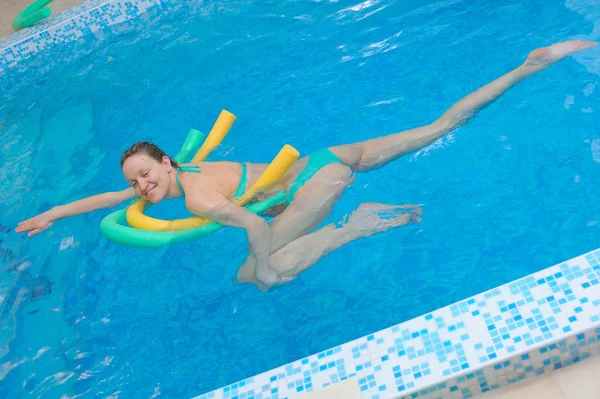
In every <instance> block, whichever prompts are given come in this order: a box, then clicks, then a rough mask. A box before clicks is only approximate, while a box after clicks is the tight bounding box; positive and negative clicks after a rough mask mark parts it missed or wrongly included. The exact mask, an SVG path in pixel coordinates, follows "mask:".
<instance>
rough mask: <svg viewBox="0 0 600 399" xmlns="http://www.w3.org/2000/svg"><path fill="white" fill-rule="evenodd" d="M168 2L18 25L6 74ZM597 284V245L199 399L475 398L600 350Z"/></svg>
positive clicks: (139, 1) (116, 3)
mask: <svg viewBox="0 0 600 399" xmlns="http://www.w3.org/2000/svg"><path fill="white" fill-rule="evenodd" d="M162 2H163V0H113V1H111V0H89V1H87V2H86V3H84V4H82V5H80V6H78V7H75V8H73V9H70V10H68V11H66V12H64V13H62V14H59V15H56V16H53V17H51V18H49V19H47V20H46V21H44V22H43V23H41V24H39V25H37V26H35V27H32V28H28V29H24V30H22V31H19V32H17V33H15V34H13V35H11V36H9V37H7V38H6V39H4V40H0V78H1V77H2V75H4V74H7V73H9V72H10V70H11V69H12V68H15V67H17V66H18V65H19V63H20V62H21V61H23V60H25V59H27V58H28V57H30V56H32V55H34V54H36V53H38V52H40V51H50V50H52V49H53V48H55V47H56V46H60V45H62V44H65V43H68V42H72V41H77V40H83V38H84V37H85V36H87V35H89V34H91V33H92V34H93V33H95V32H98V31H100V30H101V29H103V28H106V27H107V26H110V25H113V24H117V23H120V22H123V21H126V20H129V19H132V18H135V17H137V16H140V15H143V14H145V13H146V12H147V11H148V10H149V9H150V8H152V7H155V6H160V4H161V3H162ZM599 281H600V250H596V251H594V252H590V253H588V254H586V255H582V256H579V257H577V258H574V259H571V260H569V261H566V262H564V263H561V264H558V265H555V266H552V267H549V268H547V269H545V270H542V271H540V272H537V273H535V274H532V275H529V276H527V277H524V278H522V279H519V280H516V281H513V282H510V283H508V284H505V285H502V286H500V287H498V288H495V289H492V290H490V291H487V292H484V293H481V294H478V295H476V296H474V297H472V298H468V299H465V300H463V301H460V302H458V303H455V304H453V305H450V306H447V307H444V308H441V309H438V310H436V311H434V312H431V313H429V314H426V315H423V316H420V317H417V318H415V319H412V320H410V321H407V322H404V323H401V324H398V325H396V326H392V327H390V328H388V329H385V330H382V331H379V332H376V333H373V334H370V335H368V336H365V337H362V338H359V339H357V340H354V341H351V342H348V343H345V344H343V345H340V346H337V347H335V348H332V349H329V350H327V351H324V352H321V353H317V354H315V355H312V356H309V357H307V358H305V359H300V360H298V361H295V362H293V363H290V364H288V365H284V366H281V367H279V368H276V369H274V370H271V371H268V372H265V373H263V374H260V375H258V376H255V377H252V378H248V379H246V380H243V381H240V382H237V383H235V384H232V385H230V386H227V387H223V388H221V389H218V390H216V391H213V392H210V393H206V394H203V395H200V396H197V398H199V399H205V398H231V399H283V398H292V397H296V396H298V395H302V394H304V393H306V392H311V391H316V390H319V389H321V388H325V387H329V386H332V385H335V384H336V383H338V382H341V381H344V380H348V379H354V380H356V381H357V382H358V385H359V387H360V392H361V395H362V397H363V398H372V399H384V398H402V397H409V398H417V397H419V398H441V397H443V398H469V397H472V396H475V395H477V394H480V393H482V392H487V391H490V390H493V389H496V388H499V387H502V386H505V385H508V384H511V383H515V382H518V381H521V380H523V379H526V378H530V377H533V376H536V375H541V374H544V373H546V372H548V371H550V370H553V369H557V368H561V367H565V366H568V365H570V364H572V363H576V362H578V361H580V360H582V359H585V358H587V357H590V356H593V355H596V354H598V353H599V352H600V343H599V338H600V289H599ZM398 319H402V315H398Z"/></svg>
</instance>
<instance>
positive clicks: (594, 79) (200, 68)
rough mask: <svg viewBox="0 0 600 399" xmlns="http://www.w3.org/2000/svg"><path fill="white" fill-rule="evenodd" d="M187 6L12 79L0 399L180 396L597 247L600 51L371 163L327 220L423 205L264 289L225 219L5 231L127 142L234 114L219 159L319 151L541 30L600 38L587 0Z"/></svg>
mask: <svg viewBox="0 0 600 399" xmlns="http://www.w3.org/2000/svg"><path fill="white" fill-rule="evenodd" d="M174 3H175V5H165V6H164V7H163V8H155V9H153V10H152V11H151V12H150V13H149V14H148V15H147V16H146V17H145V18H144V22H143V23H136V24H134V23H127V24H126V25H125V26H124V25H120V26H117V27H113V28H111V29H107V30H106V31H104V32H101V33H100V34H99V35H98V37H97V38H91V37H90V38H87V39H86V41H85V43H77V44H69V45H66V46H65V48H64V49H63V50H62V51H60V52H54V53H52V54H41V55H38V56H36V57H34V58H32V59H31V60H29V61H28V62H27V63H26V67H27V68H29V69H28V71H27V72H23V71H18V70H17V71H13V72H11V73H9V74H8V75H7V76H5V77H4V78H3V80H2V81H1V82H0V91H1V93H2V94H1V96H2V98H1V100H2V101H1V102H0V129H1V133H0V147H1V148H2V155H0V157H1V159H2V165H3V167H2V169H1V171H0V204H1V205H0V206H1V210H2V213H1V215H2V219H1V220H0V224H1V226H2V228H0V230H1V233H2V239H1V248H0V256H1V259H2V269H1V274H0V300H1V301H2V302H1V303H0V309H1V312H0V343H1V344H2V345H1V346H0V364H1V367H0V397H3V398H20V397H23V396H26V395H28V394H31V395H34V396H39V397H48V398H57V397H60V396H61V395H67V396H68V397H74V396H75V395H83V397H117V396H123V397H156V396H158V395H160V396H161V397H168V398H179V397H189V396H191V395H194V394H199V393H202V392H206V391H208V390H211V389H213V388H217V387H219V386H222V385H224V384H226V383H230V382H233V381H236V380H238V379H241V378H244V377H248V376H250V375H253V374H256V373H259V372H262V371H265V370H267V369H270V368H273V367H276V366H279V365H282V364H284V363H287V362H289V361H292V360H295V359H298V358H300V357H303V356H306V355H309V354H311V353H314V352H316V351H319V350H322V349H325V348H329V347H332V346H335V345H338V344H341V343H343V342H345V341H348V340H351V339H353V338H357V337H359V336H362V335H365V334H367V333H369V332H372V331H375V330H378V329H382V328H385V327H388V326H390V325H393V324H396V323H399V322H402V321H405V320H408V319H410V318H412V317H415V316H418V315H420V314H423V313H425V312H427V311H430V310H433V309H435V308H438V307H441V306H444V305H447V304H450V303H452V302H455V301H457V300H459V299H462V298H465V297H468V296H470V295H473V294H475V293H478V292H481V291H483V290H486V289H489V288H492V287H494V286H497V285H500V284H503V283H506V282H508V281H510V280H513V279H516V278H518V277H521V276H524V275H527V274H530V273H532V272H534V271H537V270H540V269H542V268H544V267H547V266H550V265H552V264H555V263H558V262H561V261H563V260H566V259H568V258H571V257H573V256H576V255H578V254H581V253H583V252H586V251H589V250H592V249H594V248H597V247H598V243H599V242H600V225H599V224H598V221H600V201H598V200H597V198H598V197H599V196H600V185H599V184H598V181H599V179H600V165H599V162H600V131H599V126H600V125H599V124H598V121H599V119H598V116H597V115H598V112H599V111H600V95H599V93H600V88H599V87H598V81H599V74H600V61H599V60H600V51H598V50H597V49H594V50H591V51H588V52H587V53H585V54H582V55H580V56H577V57H576V58H575V59H574V58H569V59H567V60H565V61H563V62H561V63H560V64H558V65H555V66H553V67H552V68H550V69H548V70H546V71H544V72H542V73H540V74H539V75H537V76H534V77H532V78H531V79H529V80H527V81H525V82H523V83H522V84H520V85H519V86H517V87H515V88H514V89H513V90H511V91H510V92H509V93H508V94H506V95H505V96H503V97H502V98H501V99H499V100H498V101H497V102H496V103H494V104H492V105H491V106H490V107H489V108H487V109H486V110H484V111H483V112H481V113H480V114H479V115H478V116H477V118H475V119H474V120H473V121H472V122H471V123H470V124H468V125H466V126H463V127H461V128H460V129H458V130H457V131H455V132H454V133H453V134H452V135H451V136H449V137H446V138H445V139H443V140H441V141H440V142H438V143H436V144H435V145H433V146H431V147H429V148H427V149H425V150H422V151H419V152H417V153H415V154H413V155H410V156H407V157H405V158H403V159H401V160H399V161H397V162H395V163H393V164H390V165H388V166H387V167H385V168H383V169H381V170H378V171H374V172H372V173H369V174H366V175H361V176H359V177H358V179H357V180H356V182H355V183H354V184H353V186H352V187H351V188H350V189H349V190H348V191H347V193H346V195H345V196H344V198H343V199H342V200H341V202H340V203H339V205H338V206H337V207H336V209H335V210H334V213H333V215H332V216H331V218H330V219H328V221H336V220H339V219H340V218H342V217H343V216H344V215H345V214H347V213H349V212H350V211H351V210H352V209H354V208H355V207H357V206H358V204H359V203H361V202H364V201H378V202H384V203H391V204H401V203H421V204H423V209H424V214H423V222H422V223H421V224H420V225H418V226H412V227H407V228H401V229H397V230H395V231H390V232H387V233H385V234H382V235H379V236H374V237H371V238H369V239H366V240H361V241H357V242H354V243H352V244H350V245H348V246H347V247H345V248H343V249H341V250H339V251H337V252H335V253H333V254H331V255H329V256H328V257H326V258H325V259H323V260H322V261H321V262H319V263H318V265H317V266H316V267H314V268H313V269H311V270H310V271H308V272H307V273H306V274H304V275H303V276H301V277H300V278H298V279H297V280H296V281H294V282H293V283H291V284H289V285H288V286H285V287H283V288H281V289H279V290H276V291H275V292H272V293H270V294H264V293H261V292H259V291H257V290H256V289H254V288H252V287H246V286H237V287H234V286H232V284H231V278H232V277H233V276H234V274H235V271H236V268H237V267H238V266H239V265H240V264H241V263H242V261H243V260H244V258H245V253H246V249H245V245H246V244H245V237H244V234H243V232H241V231H237V230H233V229H226V230H222V231H220V232H218V233H216V234H213V235H211V236H209V237H207V238H205V239H202V240H198V241H195V242H189V243H185V244H181V245H176V246H173V247H170V248H163V249H153V250H141V249H132V248H126V247H121V246H118V245H116V244H113V243H111V242H108V241H107V240H106V239H104V238H103V237H102V236H101V235H100V232H99V230H98V224H99V222H100V220H101V219H102V217H103V216H104V215H105V214H106V213H107V212H96V213H93V214H90V215H84V216H79V217H74V218H71V219H68V220H63V221H59V222H57V223H56V224H55V225H54V226H53V227H52V228H51V229H50V230H48V231H47V232H45V233H43V234H40V235H38V236H36V237H34V238H31V239H28V238H26V237H24V236H21V235H17V234H15V233H14V232H13V231H12V228H13V227H14V226H15V225H16V223H17V222H18V221H20V220H23V219H24V218H27V217H30V216H33V215H35V214H36V213H38V212H41V211H44V210H46V209H48V208H49V207H50V206H52V205H54V204H60V203H64V202H67V201H71V200H75V199H78V198H81V197H83V196H85V195H91V194H95V193H98V192H101V191H104V190H118V189H121V188H124V187H125V182H124V181H123V179H122V177H121V175H120V170H119V167H118V164H119V162H118V161H119V157H120V155H121V152H122V151H123V150H124V149H126V148H127V147H128V146H129V145H130V144H131V143H132V142H135V141H137V140H142V139H151V140H153V141H155V142H156V143H157V144H159V145H161V146H162V147H164V149H165V150H167V151H168V152H170V153H174V152H175V151H176V150H177V149H178V147H179V145H180V144H181V141H182V140H183V139H184V138H185V135H186V132H187V131H188V129H190V128H192V127H194V128H198V129H201V130H203V131H208V130H209V128H210V126H211V124H212V122H213V121H214V119H215V118H216V116H217V115H218V113H219V112H220V110H221V109H223V108H226V109H228V110H230V111H232V112H233V113H235V114H236V115H237V116H238V120H237V122H236V123H235V125H234V128H233V129H232V131H231V133H230V135H229V136H228V138H227V139H226V141H225V143H224V144H223V145H222V146H221V147H220V148H219V149H218V150H217V151H216V153H215V155H214V157H213V159H233V160H238V161H245V160H249V161H257V162H265V161H268V160H270V159H271V158H272V157H273V156H274V155H275V154H276V152H277V151H278V150H279V149H280V148H281V146H282V145H284V144H285V143H290V144H292V145H294V146H295V147H296V148H298V149H299V150H300V151H301V152H302V153H303V154H306V153H308V152H310V151H312V150H315V149H318V148H321V147H323V146H329V145H335V144H340V143H344V142H353V141H358V140H363V139H367V138H370V137H373V136H377V135H382V134H387V133H392V132H395V131H399V130H402V129H405V128H410V127H414V126H418V125H421V124H426V123H429V122H431V121H432V120H433V119H435V118H437V117H438V116H439V115H440V114H441V113H442V112H443V111H444V110H445V109H446V108H447V107H449V106H450V105H451V104H452V103H453V102H454V101H456V100H458V99H460V98H461V97H462V96H464V95H466V94H468V93H469V92H470V91H472V90H475V89H476V88H478V87H479V86H481V85H483V84H485V83H487V82H488V81H490V80H492V79H494V78H496V77H498V76H499V75H501V74H503V73H504V72H506V71H508V70H509V69H510V68H513V67H516V66H517V65H518V64H519V63H520V62H522V61H523V60H524V58H525V56H526V55H527V53H528V52H529V51H531V50H533V49H534V48H536V47H540V46H544V45H549V44H551V43H552V42H555V41H560V40H565V39H569V38H576V37H577V38H578V37H582V38H586V39H598V38H599V37H600V28H599V26H600V14H599V13H598V11H597V10H596V8H597V7H596V8H594V7H593V1H592V0H589V1H571V0H570V1H567V2H566V4H565V3H564V2H558V1H554V2H548V1H545V0H526V1H523V0H519V1H516V0H508V1H505V2H502V5H501V6H495V5H494V4H493V3H492V2H478V1H474V0H463V1H461V0H449V1H439V2H432V1H422V2H416V1H411V2H406V1H387V2H384V1H378V0H367V1H365V2H364V3H362V4H361V3H357V2H356V3H355V2H352V1H345V0H340V1H312V2H311V1H277V2H275V1H271V2H265V1H260V2H259V1H254V2H253V1H250V2H248V1H223V2H218V3H212V2H211V3H210V4H205V3H200V2H187V5H181V4H179V2H174ZM48 66H50V68H48ZM21 69H24V68H21ZM152 211H153V212H154V214H161V215H168V216H176V215H183V214H184V208H183V204H182V203H181V202H180V201H179V202H177V201H175V202H174V203H173V202H171V203H169V204H161V205H159V206H158V207H156V208H155V209H153V210H152Z"/></svg>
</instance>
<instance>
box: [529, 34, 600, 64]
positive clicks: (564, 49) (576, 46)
mask: <svg viewBox="0 0 600 399" xmlns="http://www.w3.org/2000/svg"><path fill="white" fill-rule="evenodd" d="M596 45H598V43H596V42H590V41H583V40H571V41H568V42H561V43H555V44H553V45H552V46H549V47H542V48H539V49H537V50H533V51H532V52H531V53H529V56H528V57H527V59H526V60H525V64H524V66H526V67H532V68H535V70H536V71H538V70H541V69H544V68H547V67H549V66H550V65H552V64H554V63H555V62H557V61H560V60H562V59H563V58H565V57H568V56H569V55H571V54H573V53H576V52H578V51H581V50H585V49H588V48H590V47H594V46H596Z"/></svg>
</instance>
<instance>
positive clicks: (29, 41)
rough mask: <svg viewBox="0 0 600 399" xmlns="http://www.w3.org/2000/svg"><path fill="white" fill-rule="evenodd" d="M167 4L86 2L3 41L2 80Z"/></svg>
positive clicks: (158, 0)
mask: <svg viewBox="0 0 600 399" xmlns="http://www.w3.org/2000/svg"><path fill="white" fill-rule="evenodd" d="M164 1H165V0H87V1H86V2H85V3H83V4H81V5H79V6H77V7H73V8H71V9H68V10H66V11H65V12H62V13H60V14H57V15H54V16H51V17H50V18H48V19H46V20H44V21H42V22H40V23H38V24H37V25H35V26H33V27H31V28H25V29H23V30H20V31H18V32H16V33H14V34H12V35H10V36H8V37H7V38H5V39H3V40H0V76H2V74H3V73H2V71H4V73H5V72H6V70H7V69H9V68H14V67H15V66H16V65H17V64H18V63H19V62H21V61H23V60H25V59H27V58H29V57H30V56H32V55H34V54H36V53H38V52H40V51H48V50H49V49H50V48H52V47H54V46H56V45H62V44H65V43H68V42H71V41H75V40H79V39H81V38H82V37H84V36H86V35H89V34H92V33H94V32H97V31H99V30H101V29H104V28H106V27H108V26H111V25H114V24H117V23H120V22H123V21H126V20H129V19H132V18H135V17H138V16H139V15H141V14H144V13H146V12H147V11H148V9H150V8H152V7H154V6H156V5H160V4H161V3H163V2H164Z"/></svg>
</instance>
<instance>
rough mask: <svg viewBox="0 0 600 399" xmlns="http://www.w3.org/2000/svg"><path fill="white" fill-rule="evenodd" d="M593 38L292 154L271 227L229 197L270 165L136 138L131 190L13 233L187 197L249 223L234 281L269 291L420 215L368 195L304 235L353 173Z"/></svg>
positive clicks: (195, 205) (199, 209) (424, 141)
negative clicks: (400, 120) (412, 115)
mask: <svg viewBox="0 0 600 399" xmlns="http://www.w3.org/2000/svg"><path fill="white" fill-rule="evenodd" d="M596 44H597V43H595V42H584V41H579V40H575V41H569V42H564V43H558V44H554V45H552V46H550V47H544V48H540V49H537V50H535V51H533V52H532V53H530V54H529V56H528V57H527V59H526V61H525V63H523V64H522V65H521V66H519V67H517V68H516V69H514V70H512V71H510V72H509V73H507V74H506V75H503V76H501V77H500V78H498V79H496V80H495V81H493V82H491V83H489V84H487V85H486V86H483V87H482V88H480V89H479V90H477V91H475V92H474V93H472V94H470V95H468V96H467V97H465V98H463V99H462V100H460V101H459V102H457V103H456V104H454V105H453V106H452V107H450V109H449V110H447V111H446V112H445V113H444V114H443V115H442V116H441V117H440V118H439V119H437V120H436V121H434V122H433V123H431V124H429V125H427V126H423V127H418V128H415V129H410V130H407V131H403V132H400V133H395V134H391V135H388V136H383V137H378V138H373V139H370V140H367V141H364V142H360V143H353V144H346V145H340V146H336V147H330V148H327V149H323V150H320V151H317V152H315V153H313V154H310V155H309V156H308V157H304V158H302V159H300V160H298V162H296V164H295V165H294V166H293V167H292V168H291V169H290V171H289V172H288V173H287V175H286V176H285V177H284V178H283V179H282V180H281V182H280V186H281V188H282V189H285V190H287V192H288V193H289V196H288V202H287V203H286V204H283V206H277V207H275V208H273V209H271V210H270V212H271V214H272V215H275V219H274V221H273V223H272V224H271V225H268V224H267V223H266V222H265V221H264V220H263V219H262V218H261V217H259V216H257V215H254V214H252V213H250V212H248V211H247V210H246V209H245V208H243V207H239V206H237V205H236V204H235V203H234V202H232V199H233V198H234V197H235V196H237V195H239V194H240V193H243V188H244V187H245V186H246V185H252V184H253V183H254V182H255V181H256V180H257V179H258V177H259V176H260V174H261V173H262V172H263V171H264V170H265V168H266V165H263V164H252V163H247V164H239V163H232V162H201V163H199V164H197V165H185V166H180V165H177V163H176V162H175V161H173V160H172V159H170V158H169V157H168V156H167V155H166V154H165V153H164V152H163V151H162V150H160V149H159V148H158V147H156V146H155V145H153V144H150V143H147V142H141V143H137V144H134V145H133V146H132V147H131V148H129V149H128V150H127V151H125V153H124V154H123V157H122V158H121V167H122V170H123V175H124V176H125V179H126V180H127V181H128V182H129V183H130V184H131V187H130V188H128V189H126V190H123V191H120V192H109V193H104V194H99V195H95V196H92V197H88V198H85V199H82V200H79V201H75V202H73V203H70V204H67V205H62V206H57V207H54V208H52V209H51V210H49V211H47V212H44V213H42V214H40V215H38V216H35V217H34V218H32V219H29V220H26V221H24V222H21V223H19V225H18V227H17V229H16V231H18V232H25V231H29V235H30V236H31V235H34V234H37V233H39V232H41V231H43V230H45V229H47V228H48V227H50V226H51V225H52V223H53V222H54V221H55V220H58V219H61V218H65V217H68V216H73V215H77V214H82V213H86V212H91V211H93V210H96V209H100V208H107V207H112V206H115V205H117V204H119V203H120V202H123V201H125V200H128V199H130V198H133V197H134V196H135V195H138V196H140V197H142V198H144V199H146V200H148V201H150V202H152V203H157V202H159V201H161V200H163V199H165V198H167V199H169V198H175V197H180V196H185V201H186V207H187V209H188V210H189V211H190V212H192V213H194V214H197V215H201V216H205V217H207V218H210V219H212V220H214V221H217V222H219V223H221V224H222V225H225V226H233V227H239V228H243V229H245V230H246V232H247V234H248V241H249V244H250V248H249V255H248V258H247V259H246V261H245V262H244V264H243V265H242V266H241V267H240V269H239V271H238V281H239V282H242V283H255V284H257V285H258V286H259V288H261V289H269V288H270V287H272V286H274V285H276V284H281V283H285V282H288V281H290V280H292V279H293V278H295V277H296V276H297V275H299V274H300V273H301V272H303V271H304V270H306V269H308V268H309V267H311V266H312V265H314V264H315V263H316V262H317V261H318V260H319V259H321V258H322V257H323V256H324V255H325V254H327V253H329V252H331V251H333V250H335V249H337V248H339V247H341V246H342V245H345V244H347V243H348V242H350V241H352V240H355V239H358V238H362V237H368V236H370V235H373V234H376V233H378V232H383V231H386V230H389V229H391V228H393V227H398V226H403V225H406V224H409V223H417V222H419V221H420V217H419V214H420V213H421V209H420V208H419V207H418V206H415V205H402V206H392V205H383V204H376V203H367V204H361V205H360V206H359V207H358V209H357V210H355V211H354V212H353V213H352V214H351V215H350V217H349V219H348V220H347V221H346V222H345V223H343V224H342V225H341V226H336V225H335V224H330V225H327V226H325V227H323V228H321V229H319V230H317V231H315V232H313V233H310V234H309V232H310V231H311V230H312V229H313V228H314V227H316V226H317V225H318V224H319V223H321V222H322V221H323V220H324V219H325V218H326V217H327V216H328V215H329V214H330V212H331V210H332V207H333V205H334V204H335V202H336V201H337V200H338V199H339V198H340V196H341V195H342V194H343V192H344V189H345V188H346V187H347V186H348V185H349V184H350V183H351V182H352V181H353V179H354V176H353V172H367V171H369V170H373V169H376V168H379V167H381V166H383V165H385V164H387V163H388V162H391V161H393V160H395V159H398V158H399V157H401V156H403V155H405V154H408V153H410V152H413V151H415V150H418V149H420V148H422V147H424V146H426V145H428V144H431V143H432V142H434V141H435V140H438V139H439V138H441V137H442V136H444V135H445V134H447V133H448V132H450V131H452V130H454V129H456V128H457V127H458V126H460V125H462V124H464V123H465V122H467V121H468V120H469V118H471V117H473V116H474V115H475V113H476V112H477V111H479V110H480V109H482V108H483V107H485V106H486V105H488V104H490V103H491V102H493V101H494V100H496V99H497V98H498V97H500V96H501V95H502V94H504V93H505V92H506V91H507V90H508V89H510V88H511V87H512V86H514V85H515V84H517V83H518V82H520V81H521V80H523V79H525V78H527V77H528V76H531V75H533V74H534V73H536V72H538V71H540V70H542V69H544V68H546V67H548V66H550V65H552V64H553V63H555V62H557V61H559V60H561V59H563V58H565V57H566V56H568V55H570V54H572V53H574V52H577V51H580V50H584V49H586V48H590V47H593V46H595V45H596ZM261 195H263V196H265V195H266V196H268V195H269V193H262V194H261ZM308 248H310V251H307V249H308Z"/></svg>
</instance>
